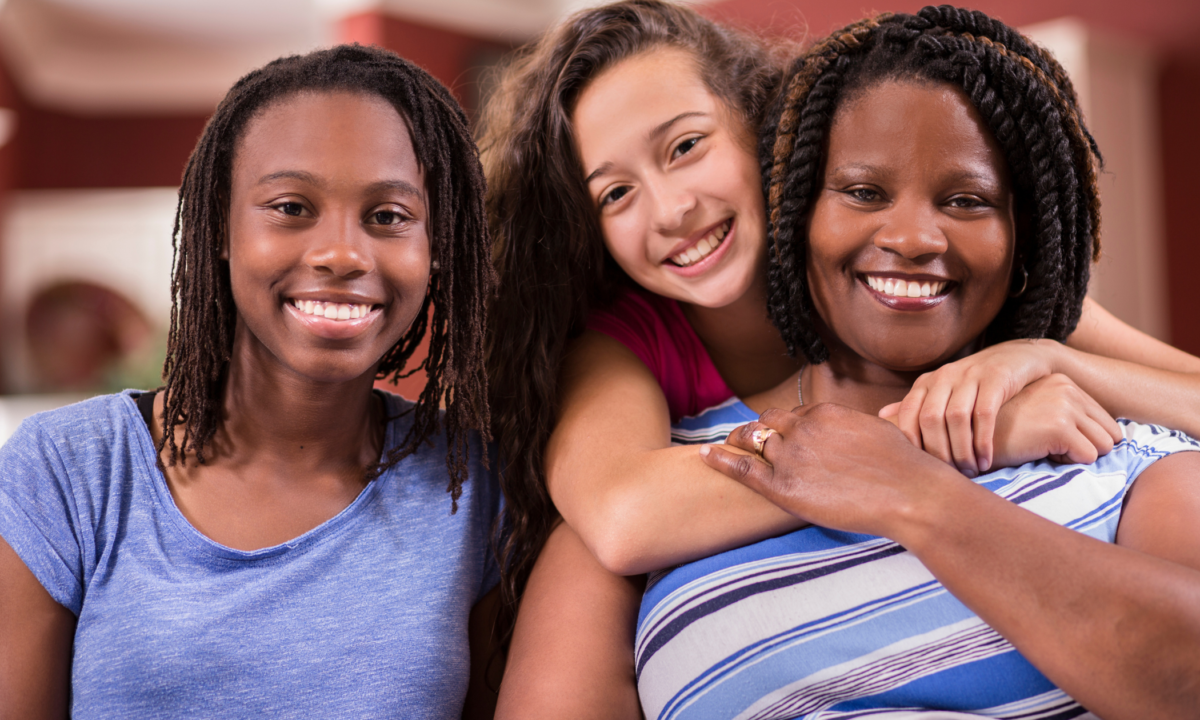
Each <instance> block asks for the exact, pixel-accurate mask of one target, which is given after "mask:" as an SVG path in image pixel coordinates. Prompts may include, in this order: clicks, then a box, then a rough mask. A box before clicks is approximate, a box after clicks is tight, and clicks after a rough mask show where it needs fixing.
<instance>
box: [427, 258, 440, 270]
mask: <svg viewBox="0 0 1200 720" xmlns="http://www.w3.org/2000/svg"><path fill="white" fill-rule="evenodd" d="M441 269H442V264H441V263H439V262H438V261H437V260H434V261H433V262H431V263H429V270H430V271H431V272H440V271H441Z"/></svg>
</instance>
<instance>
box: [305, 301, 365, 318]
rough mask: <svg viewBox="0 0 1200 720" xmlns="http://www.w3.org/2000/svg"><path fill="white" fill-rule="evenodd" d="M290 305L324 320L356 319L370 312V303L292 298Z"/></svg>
mask: <svg viewBox="0 0 1200 720" xmlns="http://www.w3.org/2000/svg"><path fill="white" fill-rule="evenodd" d="M292 307H294V308H296V309H297V310H299V311H300V312H302V313H304V314H305V315H312V316H313V317H320V318H325V319H326V320H356V319H358V318H362V317H366V316H367V315H369V314H370V312H371V306H370V305H352V304H350V303H331V302H321V301H319V300H317V301H313V300H293V301H292Z"/></svg>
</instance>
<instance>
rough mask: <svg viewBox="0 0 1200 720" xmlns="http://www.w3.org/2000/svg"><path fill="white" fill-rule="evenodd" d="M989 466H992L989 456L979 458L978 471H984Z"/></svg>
mask: <svg viewBox="0 0 1200 720" xmlns="http://www.w3.org/2000/svg"><path fill="white" fill-rule="evenodd" d="M991 468H992V459H991V458H979V472H980V473H986V472H987V471H988V470H990V469H991Z"/></svg>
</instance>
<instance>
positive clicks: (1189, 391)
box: [1054, 299, 1200, 437]
mask: <svg viewBox="0 0 1200 720" xmlns="http://www.w3.org/2000/svg"><path fill="white" fill-rule="evenodd" d="M1054 371H1055V372H1061V373H1063V374H1065V375H1067V376H1068V377H1070V378H1071V379H1072V380H1074V381H1075V382H1076V383H1077V384H1078V385H1079V387H1081V388H1083V390H1084V391H1085V392H1087V393H1088V394H1089V395H1091V396H1092V397H1094V398H1095V399H1096V400H1097V402H1099V403H1100V404H1101V405H1103V406H1104V408H1105V409H1106V410H1108V411H1109V412H1110V413H1112V414H1113V415H1114V416H1116V417H1124V418H1129V419H1130V420H1137V421H1139V422H1152V423H1156V424H1159V425H1165V426H1167V427H1170V428H1174V429H1176V430H1183V431H1184V432H1186V433H1188V434H1189V435H1193V436H1197V437H1200V358H1198V357H1196V356H1194V355H1189V354H1188V353H1185V352H1184V351H1182V350H1179V349H1178V348H1174V347H1171V346H1170V345H1167V344H1166V343H1164V342H1161V341H1159V340H1155V339H1154V338H1152V337H1150V336H1149V335H1146V334H1145V333H1143V332H1141V331H1140V330H1135V329H1134V328H1132V327H1130V326H1129V325H1126V324H1125V323H1123V322H1121V321H1120V320H1118V319H1117V318H1115V317H1113V315H1112V314H1111V313H1109V312H1108V311H1107V310H1105V309H1104V308H1102V307H1100V306H1099V305H1097V304H1096V303H1094V302H1092V301H1091V300H1090V299H1089V300H1088V301H1086V302H1084V305H1083V317H1082V318H1081V319H1080V320H1079V326H1078V327H1077V328H1076V330H1075V333H1074V334H1072V335H1071V336H1070V337H1069V338H1067V345H1066V347H1065V348H1061V352H1060V358H1059V359H1058V362H1057V363H1056V365H1055V367H1054Z"/></svg>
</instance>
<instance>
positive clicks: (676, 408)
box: [587, 289, 733, 422]
mask: <svg viewBox="0 0 1200 720" xmlns="http://www.w3.org/2000/svg"><path fill="white" fill-rule="evenodd" d="M587 327H588V329H589V330H595V331H597V332H601V333H604V334H605V335H608V336H609V337H611V338H612V339H614V340H616V341H617V342H619V343H621V344H622V345H624V346H625V347H627V348H629V350H630V351H631V352H633V354H634V355H636V356H637V357H638V359H639V360H641V361H642V362H644V363H645V364H646V367H648V368H650V372H651V373H653V375H654V377H655V379H656V380H658V385H659V387H661V388H662V390H663V394H664V395H665V396H666V398H667V407H668V408H670V411H671V421H672V422H674V421H676V420H678V419H679V418H681V417H684V416H685V415H696V414H699V412H700V411H701V410H704V409H706V408H710V407H712V406H713V405H717V404H719V403H722V402H725V401H726V400H728V399H729V398H731V397H733V391H732V390H730V389H729V386H728V385H726V384H725V380H723V379H722V378H721V374H720V373H718V372H717V367H716V366H715V365H713V361H712V358H710V357H709V356H708V351H707V350H705V349H704V345H703V343H701V342H700V338H699V336H697V335H696V331H695V330H693V329H692V325H691V323H689V322H688V321H687V318H686V317H684V315H683V310H681V309H680V307H679V303H677V302H676V301H674V300H669V299H667V298H664V297H661V296H659V295H655V294H653V293H650V292H646V291H645V290H641V289H638V290H621V291H620V294H619V295H618V297H617V300H616V302H614V303H613V304H612V307H610V308H608V309H607V310H596V311H593V312H592V313H591V315H590V316H589V317H588V321H587Z"/></svg>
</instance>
